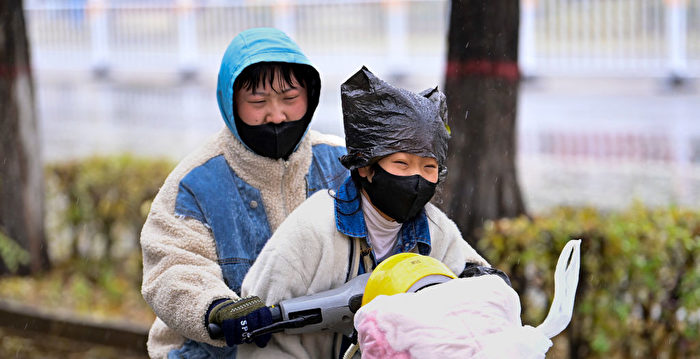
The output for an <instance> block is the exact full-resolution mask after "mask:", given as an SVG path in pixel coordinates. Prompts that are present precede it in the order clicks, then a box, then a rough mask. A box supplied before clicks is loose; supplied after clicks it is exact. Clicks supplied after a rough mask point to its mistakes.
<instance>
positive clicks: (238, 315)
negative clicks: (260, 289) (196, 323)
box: [208, 296, 272, 348]
mask: <svg viewBox="0 0 700 359" xmlns="http://www.w3.org/2000/svg"><path fill="white" fill-rule="evenodd" d="M208 321H209V323H212V324H216V325H219V326H220V327H221V329H222V330H223V333H224V337H225V338H226V345H228V346H230V347H231V346H234V345H239V344H243V343H251V342H255V345H257V346H259V347H260V348H263V347H265V346H266V345H267V342H269V341H270V339H271V338H272V334H263V335H261V336H258V337H255V338H250V337H249V336H250V332H252V331H254V330H256V329H258V328H262V327H265V326H268V325H270V324H272V313H271V312H270V308H268V307H267V306H266V305H265V303H264V302H263V301H262V300H261V299H260V298H258V297H256V296H251V297H245V298H240V299H236V300H233V299H226V300H223V301H220V302H214V304H212V308H211V310H210V311H209V317H208Z"/></svg>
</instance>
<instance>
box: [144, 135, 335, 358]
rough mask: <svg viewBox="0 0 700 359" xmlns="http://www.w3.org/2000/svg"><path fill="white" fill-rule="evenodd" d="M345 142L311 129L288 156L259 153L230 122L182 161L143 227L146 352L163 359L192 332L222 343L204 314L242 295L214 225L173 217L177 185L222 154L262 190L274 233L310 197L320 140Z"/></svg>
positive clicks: (203, 339) (200, 338)
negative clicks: (220, 253) (231, 279)
mask: <svg viewBox="0 0 700 359" xmlns="http://www.w3.org/2000/svg"><path fill="white" fill-rule="evenodd" d="M322 143H325V144H330V145H334V146H344V141H343V140H342V139H341V138H339V137H336V136H331V135H322V134H320V133H318V132H315V131H309V133H307V135H306V136H305V137H304V139H303V140H302V142H301V143H300V145H299V148H298V149H297V151H296V152H294V153H293V154H292V155H291V156H290V157H289V159H288V161H284V160H281V159H280V160H273V159H270V158H267V157H262V156H258V155H256V154H254V153H253V152H251V151H249V150H248V149H246V148H245V147H244V146H243V144H242V143H241V142H240V141H239V140H238V139H237V138H235V137H234V136H233V134H232V133H231V132H230V131H229V129H228V128H226V127H224V128H223V129H222V130H221V131H219V132H218V133H217V134H216V135H215V136H213V137H212V138H211V139H210V140H209V141H207V142H206V143H205V144H204V145H203V146H202V147H200V148H199V149H198V150H196V151H195V152H193V153H192V154H190V155H188V156H187V157H186V158H185V159H183V160H182V161H181V162H180V163H179V164H178V165H177V167H176V168H175V169H174V170H173V171H172V172H171V173H170V175H169V176H168V178H167V179H166V180H165V183H164V184H163V186H162V187H161V189H160V191H159V192H158V194H157V195H156V197H155V199H154V201H153V204H152V205H151V210H150V213H149V215H148V218H147V220H146V223H145V224H144V227H143V230H142V232H141V248H142V253H143V283H142V287H141V292H142V294H143V297H144V299H145V300H146V302H147V303H148V304H149V305H150V306H151V308H152V309H153V312H154V313H155V314H156V316H157V319H156V320H155V322H154V323H153V326H152V327H151V330H150V332H149V336H148V344H147V346H148V354H149V356H150V357H152V358H165V357H167V354H168V352H169V351H170V350H172V349H175V348H179V347H181V346H182V344H183V343H184V341H185V338H190V339H193V340H195V341H199V342H205V343H209V344H212V345H215V346H224V345H225V343H224V341H223V340H212V339H211V338H209V335H208V333H207V330H206V328H205V325H204V324H205V322H204V316H205V314H206V312H207V309H208V308H209V306H210V305H211V303H212V302H213V301H215V300H217V299H221V298H238V297H239V296H238V294H237V293H234V292H233V291H232V290H231V289H229V288H228V286H227V285H226V284H225V283H224V280H223V275H222V272H221V267H220V266H219V264H218V263H217V254H216V245H215V242H214V238H213V236H212V233H211V231H210V230H209V229H208V228H207V227H206V226H204V224H203V223H201V222H200V221H198V220H196V219H192V218H182V217H177V216H175V199H176V197H177V193H178V186H179V183H180V181H181V180H182V178H183V177H184V176H186V175H187V174H188V173H189V172H190V171H191V170H192V169H194V168H196V167H198V166H200V165H202V164H204V163H205V162H207V161H208V160H209V159H211V158H213V157H216V156H219V155H223V156H224V158H225V159H226V161H227V163H228V165H229V166H230V167H231V169H232V170H233V171H234V172H235V173H236V174H237V175H238V176H239V177H240V178H241V179H243V180H244V181H246V182H247V183H248V184H250V185H252V186H254V187H256V188H257V189H259V190H260V192H261V195H262V199H263V205H264V207H265V211H266V214H267V218H268V221H269V224H270V229H271V231H275V229H277V227H278V226H279V225H280V223H282V221H283V220H284V219H285V217H287V215H288V214H289V213H290V212H292V210H294V208H296V207H297V206H298V205H299V204H301V203H302V202H303V201H304V199H305V198H306V180H305V176H306V174H307V172H308V170H309V165H310V164H311V155H312V153H311V147H312V146H313V145H316V144H322Z"/></svg>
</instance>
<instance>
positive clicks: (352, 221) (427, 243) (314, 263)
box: [239, 177, 488, 358]
mask: <svg viewBox="0 0 700 359" xmlns="http://www.w3.org/2000/svg"><path fill="white" fill-rule="evenodd" d="M361 209H362V207H361V198H360V193H359V191H358V188H357V185H356V184H355V182H353V180H352V179H351V178H350V177H348V178H347V179H346V181H345V182H344V183H343V185H341V186H340V187H339V188H338V189H337V193H336V192H334V191H319V192H317V193H316V194H314V195H313V196H311V197H310V198H309V199H308V200H307V201H306V202H304V203H303V204H302V205H300V206H299V207H298V208H297V209H296V210H295V211H294V212H292V214H290V215H289V217H288V218H287V219H286V220H285V221H284V222H283V223H282V224H281V225H280V227H279V228H278V229H277V231H276V232H275V234H274V235H273V236H272V238H270V240H269V241H268V243H267V244H266V245H265V248H263V251H262V252H261V253H260V255H259V256H258V259H257V261H256V262H255V263H254V265H253V266H252V267H251V269H250V271H249V272H248V274H247V275H246V277H245V279H244V281H243V286H242V289H241V292H242V294H243V295H247V294H252V293H255V294H256V295H258V296H260V298H262V299H263V300H264V301H265V302H266V303H267V304H268V305H272V304H276V303H278V302H280V301H281V300H284V299H288V298H295V297H299V296H304V295H309V294H313V293H318V292H322V291H325V290H329V289H332V288H336V287H338V286H340V285H342V284H343V283H345V281H346V280H348V279H349V277H352V276H353V273H349V268H350V266H351V260H350V257H351V256H350V253H351V247H352V246H351V244H352V242H353V241H364V242H366V241H367V228H366V225H365V220H364V215H363V211H362V210H361ZM367 244H368V245H369V243H367ZM402 252H417V253H420V254H424V255H430V256H432V257H434V258H437V259H439V260H440V261H442V262H444V263H445V264H446V265H447V266H448V267H449V268H450V269H451V270H452V271H454V272H456V273H461V272H462V270H463V268H464V267H465V263H466V262H475V263H478V264H480V265H488V263H486V261H485V260H484V259H483V258H482V257H481V256H479V254H477V253H476V251H475V250H474V249H473V248H471V247H470V246H469V245H468V244H467V243H466V242H465V241H464V240H463V239H462V236H461V234H460V232H459V230H458V229H457V226H456V225H455V224H454V222H452V221H451V220H450V219H448V218H447V216H446V215H445V214H444V213H443V212H441V211H440V210H439V209H437V208H436V207H435V206H433V205H432V204H427V205H426V206H425V209H424V210H423V211H421V212H420V213H419V214H418V216H416V217H415V218H413V219H411V220H410V221H408V222H406V223H404V224H403V227H402V229H401V231H400V233H399V235H398V241H397V243H396V245H395V246H394V249H393V251H392V253H402ZM370 256H371V261H370V263H371V265H372V266H374V265H376V260H374V257H375V256H374V253H370ZM367 270H368V271H369V270H371V268H367ZM360 272H363V270H360ZM354 274H356V273H354ZM333 337H334V334H333V333H310V334H302V335H285V334H282V333H278V334H273V337H272V340H271V341H270V342H269V343H268V346H267V347H266V348H264V349H259V348H256V347H255V346H252V345H247V346H240V347H239V353H240V355H241V356H242V357H246V358H330V357H332V353H331V352H332V345H333Z"/></svg>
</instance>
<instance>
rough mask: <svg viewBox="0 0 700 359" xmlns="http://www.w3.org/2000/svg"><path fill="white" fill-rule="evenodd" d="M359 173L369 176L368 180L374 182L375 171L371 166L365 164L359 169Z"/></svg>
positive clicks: (362, 175) (361, 175)
mask: <svg viewBox="0 0 700 359" xmlns="http://www.w3.org/2000/svg"><path fill="white" fill-rule="evenodd" d="M357 174H359V175H360V177H367V180H368V181H370V182H372V176H374V171H372V168H371V166H364V167H360V168H358V169H357Z"/></svg>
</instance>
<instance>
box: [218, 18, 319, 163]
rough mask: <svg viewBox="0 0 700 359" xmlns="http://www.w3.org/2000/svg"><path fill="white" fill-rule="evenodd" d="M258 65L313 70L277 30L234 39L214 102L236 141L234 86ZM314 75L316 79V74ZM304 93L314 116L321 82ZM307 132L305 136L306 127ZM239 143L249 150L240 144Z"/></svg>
mask: <svg viewBox="0 0 700 359" xmlns="http://www.w3.org/2000/svg"><path fill="white" fill-rule="evenodd" d="M259 62H287V63H294V64H303V65H308V66H310V67H311V68H313V65H312V64H311V62H310V61H309V59H308V58H306V56H305V55H304V54H303V53H302V52H301V49H300V48H299V46H298V45H297V44H296V43H295V42H294V41H292V39H290V38H289V37H288V36H287V35H286V34H285V33H283V32H282V31H280V30H277V29H273V28H255V29H249V30H246V31H243V32H241V33H240V34H239V35H238V36H236V37H235V38H234V39H233V41H231V43H230V44H229V45H228V48H227V49H226V52H225V53H224V58H223V60H222V61H221V67H220V68H219V80H218V83H217V88H216V100H217V102H218V103H219V111H221V117H223V118H224V122H225V123H226V126H227V127H228V128H229V130H231V132H233V135H234V136H236V138H238V139H239V140H240V139H241V137H240V135H239V134H238V129H237V128H236V124H235V121H234V111H233V84H234V82H236V78H237V77H238V75H240V74H241V72H242V71H243V70H244V69H245V68H246V67H248V66H250V65H253V64H257V63H259ZM314 70H315V68H314ZM316 74H317V76H318V72H316ZM307 90H308V94H309V100H308V103H309V105H308V110H307V114H308V113H313V112H314V111H315V110H316V106H318V100H319V96H320V92H321V82H320V81H316V85H315V88H312V89H307ZM307 117H310V116H307ZM306 130H307V132H308V127H307V129H306ZM241 143H243V145H244V146H246V148H248V146H247V145H246V144H245V143H244V142H243V141H241ZM298 145H299V144H298V143H297V146H298ZM248 149H250V148H248Z"/></svg>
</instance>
